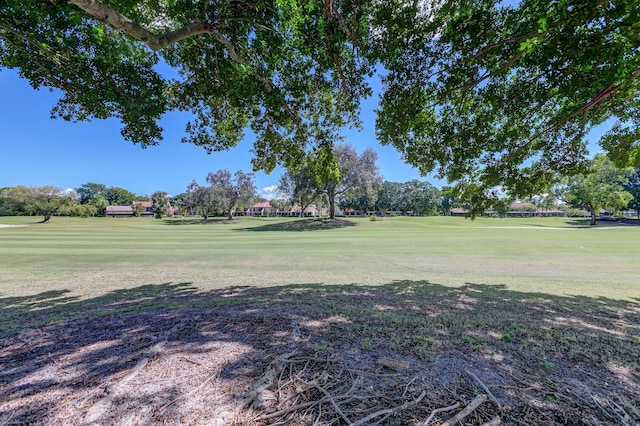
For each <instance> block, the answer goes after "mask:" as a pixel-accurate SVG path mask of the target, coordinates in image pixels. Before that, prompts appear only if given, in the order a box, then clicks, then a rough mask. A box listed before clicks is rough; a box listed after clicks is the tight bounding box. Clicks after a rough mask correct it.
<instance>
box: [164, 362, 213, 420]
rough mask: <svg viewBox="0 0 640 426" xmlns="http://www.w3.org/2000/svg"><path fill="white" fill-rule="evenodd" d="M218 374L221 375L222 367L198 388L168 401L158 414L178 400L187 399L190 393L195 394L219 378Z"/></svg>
mask: <svg viewBox="0 0 640 426" xmlns="http://www.w3.org/2000/svg"><path fill="white" fill-rule="evenodd" d="M218 376H220V369H216V371H215V372H214V373H213V374H211V375H209V377H207V378H206V379H205V381H204V382H202V383H200V385H199V386H198V387H197V388H195V389H192V390H191V391H189V392H187V393H185V394H183V395H180V396H179V397H178V398H175V399H173V400H172V401H170V402H168V403H166V404H165V405H163V406H162V407H161V408H160V409H159V410H158V414H162V412H163V411H164V410H166V409H167V407H170V406H171V405H173V404H175V403H176V402H178V401H180V400H181V399H185V398H187V397H189V396H190V395H193V394H194V393H196V392H198V391H199V390H200V389H202V388H203V387H205V385H206V384H207V383H209V382H210V381H211V380H213V379H215V378H217V377H218Z"/></svg>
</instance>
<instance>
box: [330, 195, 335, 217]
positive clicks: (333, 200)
mask: <svg viewBox="0 0 640 426" xmlns="http://www.w3.org/2000/svg"><path fill="white" fill-rule="evenodd" d="M335 218H336V200H335V198H333V197H329V219H332V220H333V219H335Z"/></svg>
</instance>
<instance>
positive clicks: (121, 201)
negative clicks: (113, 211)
mask: <svg viewBox="0 0 640 426" xmlns="http://www.w3.org/2000/svg"><path fill="white" fill-rule="evenodd" d="M102 195H103V196H104V198H106V199H107V201H109V205H111V206H130V205H131V204H133V201H134V200H135V199H136V194H134V193H133V192H131V191H129V190H127V189H124V188H120V187H118V186H110V187H108V188H107V189H105V190H104V192H103V193H102Z"/></svg>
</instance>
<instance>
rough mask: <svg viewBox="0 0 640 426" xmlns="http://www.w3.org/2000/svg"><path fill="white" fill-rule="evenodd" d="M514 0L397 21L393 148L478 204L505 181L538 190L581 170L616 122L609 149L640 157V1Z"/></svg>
mask: <svg viewBox="0 0 640 426" xmlns="http://www.w3.org/2000/svg"><path fill="white" fill-rule="evenodd" d="M503 4H507V3H506V2H499V1H495V0H445V1H444V2H442V3H441V6H440V7H439V8H434V9H432V10H431V11H427V12H426V13H423V14H422V15H420V14H416V15H415V17H414V18H412V19H411V20H406V19H396V20H394V21H391V22H390V24H389V25H388V26H387V31H386V32H385V33H384V38H381V40H380V43H381V45H380V49H384V48H385V47H386V48H387V51H388V52H389V54H388V55H386V56H385V55H380V59H381V60H382V62H383V64H384V66H385V68H386V69H387V70H388V71H389V72H388V75H387V76H386V77H385V78H384V85H385V90H384V96H383V99H382V102H381V110H380V114H379V117H378V121H377V127H378V136H379V138H380V140H381V141H382V143H385V144H392V145H394V146H395V147H396V148H398V149H399V150H400V152H402V153H403V155H404V157H405V159H406V160H407V162H408V163H410V164H412V165H414V166H416V167H418V168H419V169H420V170H421V171H423V172H430V171H432V170H437V171H438V172H439V173H440V175H441V176H443V177H446V178H448V179H449V180H450V181H457V182H458V183H459V186H460V188H459V189H461V190H462V193H463V195H465V196H466V198H471V199H474V198H486V196H487V195H489V196H490V195H491V188H494V187H496V186H501V187H502V188H501V189H507V190H509V191H510V192H511V193H512V194H513V195H521V194H527V193H531V192H533V191H535V190H536V189H538V188H540V187H544V186H545V185H546V184H547V183H548V182H549V180H550V179H551V178H552V177H553V175H554V173H556V172H560V173H565V172H566V173H572V172H575V171H580V168H581V167H582V166H584V165H585V163H586V159H587V157H588V155H587V150H586V149H585V139H584V138H585V135H587V134H588V132H589V131H590V130H591V129H592V128H593V127H594V126H596V125H599V124H601V123H604V122H605V121H607V120H609V119H615V120H616V124H615V125H613V126H611V130H610V131H609V132H608V133H607V134H606V135H605V136H604V137H603V139H602V141H601V145H602V146H603V147H605V148H606V149H607V150H609V151H610V152H611V153H612V154H613V157H614V158H617V159H618V160H619V163H629V162H636V163H637V162H638V161H640V155H639V153H640V144H639V139H640V138H639V136H640V133H639V132H640V131H639V130H638V127H637V125H638V122H639V121H640V97H639V94H640V92H639V81H640V80H639V76H640V55H639V53H640V3H639V2H638V1H636V0H619V1H615V2H614V1H607V0H557V1H548V0H523V1H522V2H521V3H519V5H518V6H517V7H513V6H509V5H504V6H503ZM389 46H397V48H395V49H388V47H389ZM609 123H610V122H609ZM494 193H496V194H497V193H498V192H497V191H496V192H494Z"/></svg>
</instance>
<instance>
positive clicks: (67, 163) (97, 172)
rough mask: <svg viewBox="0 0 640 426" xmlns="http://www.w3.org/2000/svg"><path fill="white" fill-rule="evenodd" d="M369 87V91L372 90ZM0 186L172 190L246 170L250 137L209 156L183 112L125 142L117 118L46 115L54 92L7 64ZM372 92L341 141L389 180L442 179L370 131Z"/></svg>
mask: <svg viewBox="0 0 640 426" xmlns="http://www.w3.org/2000/svg"><path fill="white" fill-rule="evenodd" d="M375 89H376V88H374V92H376V90H375ZM0 93H2V98H3V99H2V102H0V188H2V187H7V186H16V185H26V186H40V185H55V186H57V187H60V188H61V189H66V188H77V187H79V186H80V185H82V184H84V183H87V182H94V183H101V184H104V185H107V186H118V187H122V188H125V189H128V190H129V191H131V192H134V193H135V194H138V195H145V194H146V195H150V194H152V193H153V192H155V191H165V192H168V193H169V194H171V195H176V194H179V193H181V192H184V191H185V190H186V187H187V185H188V184H189V183H190V182H191V181H192V180H193V179H195V180H196V181H198V182H199V183H200V184H204V183H205V177H206V176H207V174H208V173H209V172H215V171H217V170H220V169H228V170H230V171H232V172H233V171H236V170H244V171H250V170H251V163H250V160H251V158H252V154H251V152H250V150H251V148H252V145H253V138H252V136H247V137H246V138H245V140H244V141H242V142H241V143H240V144H238V146H236V147H235V148H232V149H231V150H230V151H228V152H220V153H212V154H210V155H208V154H207V153H206V152H205V151H204V150H203V149H202V148H199V147H196V146H193V145H190V144H183V143H181V142H180V139H181V138H182V135H183V132H184V119H183V118H181V117H180V115H179V114H169V115H168V116H167V117H165V118H164V119H163V121H162V123H161V125H162V126H163V127H164V129H165V134H164V140H163V141H162V142H161V143H160V145H158V146H155V147H149V148H146V149H142V148H141V147H140V146H138V145H134V144H132V143H131V142H128V141H125V140H124V139H123V138H122V136H121V135H120V124H119V122H118V121H117V120H114V119H109V120H94V121H92V122H80V123H70V122H65V121H63V120H60V119H51V118H50V110H51V107H52V106H53V105H54V104H55V102H56V100H57V99H58V98H59V93H56V92H53V93H51V92H49V91H47V90H40V91H36V90H34V89H33V88H32V87H31V86H30V85H29V83H28V82H27V81H26V80H23V79H20V78H19V77H18V75H17V73H16V72H15V71H13V70H7V69H0ZM376 105H377V97H375V95H374V97H373V98H370V99H367V100H365V101H364V102H363V104H362V118H363V121H364V130H363V131H361V132H357V131H355V130H346V131H345V135H346V136H347V138H346V142H348V143H351V144H352V145H354V146H355V147H356V148H357V149H358V150H359V151H362V150H363V149H365V148H373V149H375V150H376V151H377V152H378V154H379V159H378V162H377V164H378V167H379V169H380V173H381V174H382V176H383V177H384V178H385V179H386V180H389V181H395V182H406V181H409V180H411V179H425V180H428V181H430V182H431V183H433V184H434V185H436V186H437V187H440V186H442V185H443V184H445V182H442V181H438V180H436V179H434V178H422V177H421V176H420V174H419V173H418V171H417V170H416V169H415V168H413V167H410V166H408V165H406V164H405V163H403V162H402V160H401V158H400V155H399V154H398V152H397V151H396V150H395V149H394V148H393V147H383V146H381V145H380V144H379V143H378V142H377V140H376V138H375V132H374V121H375V114H374V108H375V107H376ZM281 174H282V170H281V169H276V170H275V171H274V172H273V173H272V174H271V175H267V174H265V173H263V172H258V173H257V174H256V186H257V187H258V189H259V190H263V188H267V187H270V186H272V185H276V184H277V182H278V178H279V177H280V175H281Z"/></svg>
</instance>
